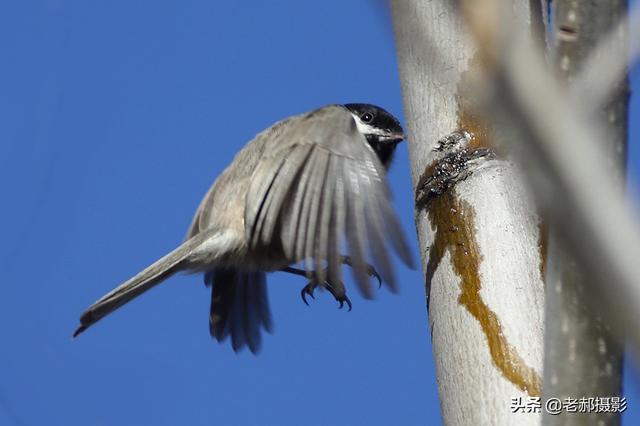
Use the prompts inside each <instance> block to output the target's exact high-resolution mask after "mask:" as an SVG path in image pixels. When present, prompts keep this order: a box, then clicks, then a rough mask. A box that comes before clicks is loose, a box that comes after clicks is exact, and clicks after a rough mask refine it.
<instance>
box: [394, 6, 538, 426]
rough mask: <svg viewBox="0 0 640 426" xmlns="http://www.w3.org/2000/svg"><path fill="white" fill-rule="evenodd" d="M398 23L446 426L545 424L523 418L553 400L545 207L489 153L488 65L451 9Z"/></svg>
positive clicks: (525, 15) (411, 14)
mask: <svg viewBox="0 0 640 426" xmlns="http://www.w3.org/2000/svg"><path fill="white" fill-rule="evenodd" d="M513 11H514V13H516V14H519V15H520V16H519V18H520V19H523V20H524V21H526V22H529V21H530V19H529V2H527V1H515V2H514V7H513ZM392 13H393V23H394V29H395V35H396V43H397V53H398V64H399V68H400V78H401V82H402V91H403V98H404V109H405V117H406V121H407V125H408V130H409V154H410V160H411V172H412V178H413V186H414V189H415V190H416V194H417V200H416V212H415V214H416V228H417V233H418V238H419V242H420V247H421V260H422V266H423V270H424V271H425V289H426V295H427V307H428V310H429V327H430V330H431V336H432V347H433V351H434V358H435V362H436V373H437V380H438V390H439V394H440V403H441V409H442V418H443V420H444V423H445V424H448V425H475V424H491V425H507V424H513V425H527V424H531V425H533V424H539V423H540V420H541V416H540V414H536V413H523V412H522V411H524V410H522V407H523V406H524V405H526V403H527V398H528V397H533V398H538V400H539V397H540V394H541V372H542V360H543V328H544V327H543V321H544V285H543V281H542V275H541V270H542V266H543V263H542V259H543V258H544V256H543V255H541V251H542V250H544V244H543V242H542V241H541V233H540V228H539V220H538V217H537V215H536V213H535V207H534V206H533V204H532V201H531V199H530V198H529V195H528V193H527V191H526V189H525V188H524V186H523V183H522V179H521V177H520V173H519V171H518V170H517V169H516V168H515V167H514V166H513V165H512V163H510V162H509V161H506V160H504V159H501V158H500V157H498V156H496V155H481V154H482V153H492V152H493V148H492V147H493V146H494V141H493V136H492V132H491V126H490V125H488V124H491V123H485V122H483V121H482V120H481V119H480V118H479V116H478V114H476V113H475V112H474V111H473V109H472V108H471V104H472V103H473V102H471V100H472V99H470V96H472V95H471V91H470V90H469V86H471V85H472V83H473V80H474V76H475V74H476V73H477V72H478V71H479V70H480V69H481V67H482V63H481V61H479V60H478V59H479V58H478V57H477V56H476V52H475V50H474V49H473V48H472V47H470V43H468V41H467V37H466V35H465V32H464V30H463V25H462V22H461V21H460V20H459V18H457V17H456V14H455V12H454V10H453V9H452V7H451V5H450V3H449V2H437V1H434V2H426V1H411V0H394V1H392ZM454 131H459V132H458V133H457V135H458V137H453V138H448V139H444V140H441V139H442V138H443V137H445V136H447V135H449V134H451V133H452V132H454ZM462 131H466V132H469V134H470V135H472V138H471V139H470V140H467V139H465V138H460V137H459V136H460V135H465V133H464V132H462ZM514 398H516V400H515V402H516V404H517V403H518V402H519V403H520V404H521V406H517V405H516V407H513V404H512V403H513V402H514ZM518 398H520V399H518ZM534 401H535V399H534ZM532 407H534V408H535V404H534V405H533V406H532ZM513 408H518V411H520V412H518V413H513V412H512V411H513Z"/></svg>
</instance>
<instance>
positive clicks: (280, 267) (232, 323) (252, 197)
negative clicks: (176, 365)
mask: <svg viewBox="0 0 640 426" xmlns="http://www.w3.org/2000/svg"><path fill="white" fill-rule="evenodd" d="M404 139H405V135H404V131H403V129H402V127H401V125H400V123H399V121H398V120H397V119H396V118H395V117H394V116H393V115H391V114H390V113H389V112H387V111H386V110H384V109H383V108H381V107H378V106H375V105H372V104H365V103H350V104H330V105H326V106H323V107H321V108H318V109H315V110H312V111H310V112H306V113H303V114H298V115H294V116H291V117H289V118H285V119H283V120H281V121H278V122H277V123H275V124H273V125H272V126H271V127H269V128H267V129H266V130H264V131H262V132H261V133H259V134H258V135H256V136H255V138H254V139H252V140H251V141H250V142H248V143H247V144H246V145H245V146H244V147H243V148H242V149H241V150H240V151H239V152H238V153H237V155H236V156H235V158H234V159H233V161H232V162H231V164H230V165H229V166H228V167H227V168H226V169H225V170H224V171H223V172H222V173H221V174H220V175H219V177H218V178H217V179H216V180H215V181H214V183H213V185H212V186H211V188H210V189H209V190H208V192H207V193H206V195H205V196H204V198H203V199H202V201H201V202H200V205H199V207H198V208H197V210H196V212H195V215H194V217H193V220H192V222H191V225H190V227H189V230H188V232H187V235H186V238H185V241H184V242H183V243H182V244H181V245H179V246H178V247H177V248H176V249H175V250H173V251H171V252H170V253H168V254H167V255H165V256H164V257H162V258H160V259H159V260H157V261H156V262H154V263H153V264H151V265H150V266H148V267H147V268H145V269H143V270H142V271H141V272H139V273H138V274H137V275H135V276H133V277H132V278H130V279H128V280H127V281H125V282H124V283H122V284H121V285H119V286H118V287H116V288H115V289H113V290H112V291H110V292H109V293H107V294H105V295H104V296H102V297H101V298H100V299H98V300H97V301H96V302H95V303H93V304H92V305H91V306H89V308H87V309H86V310H85V311H84V313H82V315H81V317H80V325H79V327H78V328H77V329H76V331H75V332H74V333H73V337H74V338H75V337H77V336H78V335H79V334H80V333H82V332H84V331H85V330H86V329H87V328H89V327H90V326H92V325H93V324H95V323H96V322H98V321H99V320H101V319H102V318H104V317H105V316H107V315H109V314H110V313H112V312H113V311H115V310H116V309H118V308H120V307H121V306H123V305H124V304H126V303H128V302H129V301H131V300H133V299H135V298H136V297H138V296H140V295H141V294H142V293H144V292H146V291H147V290H149V289H151V288H152V287H154V286H156V285H158V284H160V283H161V282H163V281H165V280H166V279H167V278H169V277H170V276H172V275H174V274H175V273H177V272H190V273H194V272H195V273H203V274H204V281H205V284H206V285H207V286H209V287H211V305H210V313H209V331H210V334H211V336H212V337H213V338H215V339H216V340H217V341H219V342H223V341H225V340H226V339H227V338H228V337H229V336H230V338H231V339H230V340H231V346H232V348H233V350H234V351H235V352H238V351H240V350H242V349H243V348H245V347H248V348H249V350H250V351H251V352H252V353H254V354H257V353H258V352H259V351H260V348H261V344H262V330H265V331H267V332H269V333H270V332H271V331H272V327H273V326H272V319H271V311H270V308H269V303H268V297H267V288H266V274H267V273H270V272H276V271H283V272H289V273H292V274H296V275H301V276H304V277H306V278H307V280H308V283H307V285H305V286H304V287H303V289H302V292H301V294H302V297H303V300H304V302H305V303H307V300H306V297H305V296H307V295H309V296H311V297H313V292H314V290H315V289H316V288H321V289H325V290H328V291H329V292H330V293H331V294H332V295H333V296H334V298H335V299H336V300H337V301H338V302H340V307H342V306H343V304H344V303H347V304H348V306H349V309H350V308H351V306H352V305H351V302H350V300H349V299H348V297H347V296H346V290H345V287H344V284H343V282H342V265H349V266H350V267H351V269H352V273H353V277H354V280H355V282H356V283H357V286H358V289H359V290H360V292H361V294H362V295H363V296H364V297H365V298H372V297H373V291H372V287H371V283H370V279H371V278H372V277H376V278H378V280H379V281H381V282H384V283H385V284H386V285H387V286H388V287H389V288H390V289H391V290H392V291H396V283H395V276H394V270H393V266H392V262H391V260H390V255H389V253H390V252H391V251H393V252H395V254H396V255H397V256H398V257H399V258H400V259H401V260H402V261H403V262H404V263H405V264H406V265H408V266H409V267H411V268H413V267H414V263H413V257H412V254H411V251H410V248H409V245H408V243H407V240H406V238H405V236H404V233H403V230H402V228H401V226H400V224H399V221H398V218H397V216H396V214H395V211H394V209H393V207H392V205H391V192H390V189H389V186H388V183H387V180H386V173H387V170H388V168H389V167H390V165H391V162H392V159H393V156H394V152H395V150H396V147H397V145H398V143H399V142H401V141H402V140H404ZM369 259H370V260H371V261H372V262H373V265H371V264H369V263H368V261H369ZM296 264H298V265H301V266H300V267H294V266H292V265H296Z"/></svg>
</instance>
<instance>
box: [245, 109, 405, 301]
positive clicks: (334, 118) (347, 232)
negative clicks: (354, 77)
mask: <svg viewBox="0 0 640 426" xmlns="http://www.w3.org/2000/svg"><path fill="white" fill-rule="evenodd" d="M385 174H386V171H385V169H384V167H383V166H382V164H381V163H380V161H379V160H378V157H377V156H376V154H375V152H374V151H373V149H372V148H371V147H370V146H369V144H368V143H367V141H366V139H365V138H364V137H363V136H362V135H361V134H360V132H358V130H357V128H356V123H355V121H354V119H353V117H352V115H351V113H350V112H349V110H347V109H346V108H344V107H342V106H340V105H331V106H327V107H324V108H321V109H318V110H315V111H313V112H310V113H308V114H304V115H301V116H298V117H295V118H293V119H291V120H289V121H288V123H287V126H283V127H282V128H281V130H280V131H279V132H274V133H273V134H272V137H271V140H269V141H267V142H265V151H264V154H263V157H262V159H261V161H260V163H259V165H258V167H257V168H256V170H255V171H254V173H253V176H252V178H251V183H250V187H249V191H248V194H247V200H246V201H247V203H246V209H245V228H246V232H247V237H248V241H249V242H250V244H251V246H252V247H254V248H258V247H260V246H262V247H264V246H270V245H271V244H272V243H273V242H274V241H278V240H279V241H280V242H281V244H282V248H283V250H284V253H285V254H286V256H287V257H288V258H289V259H290V260H291V261H292V263H293V262H297V261H303V260H304V261H305V268H306V269H307V270H308V271H312V270H315V271H316V273H317V274H318V277H317V278H318V279H319V280H320V282H323V280H324V279H325V278H326V277H325V275H324V267H325V262H326V266H327V271H328V278H329V280H330V281H333V282H338V281H340V279H341V253H340V248H341V244H342V242H343V241H344V242H346V247H347V250H348V254H349V255H350V257H351V263H352V266H353V271H354V276H355V279H356V282H357V283H358V285H359V287H360V290H361V291H362V294H363V295H364V296H365V297H371V295H372V294H371V288H370V286H369V282H368V281H369V280H368V268H367V264H366V263H365V262H366V260H367V255H369V257H370V258H371V260H372V262H373V264H374V265H375V267H376V269H377V270H378V271H379V272H380V275H381V276H382V278H383V280H384V281H385V282H386V283H388V284H389V285H390V287H391V289H392V290H395V280H394V275H393V267H392V265H391V262H390V259H389V256H388V250H387V245H388V243H389V242H390V243H391V245H392V246H393V247H394V249H395V251H396V252H397V253H398V254H399V256H400V258H401V259H402V260H403V261H404V262H405V263H406V264H408V265H411V266H412V264H413V261H412V257H411V254H410V250H409V247H408V245H407V243H406V240H405V238H404V234H403V232H402V229H401V227H400V225H399V223H398V220H397V218H396V216H395V213H394V211H393V209H392V207H391V195H390V191H389V188H388V186H387V183H386V177H385ZM367 252H368V253H367Z"/></svg>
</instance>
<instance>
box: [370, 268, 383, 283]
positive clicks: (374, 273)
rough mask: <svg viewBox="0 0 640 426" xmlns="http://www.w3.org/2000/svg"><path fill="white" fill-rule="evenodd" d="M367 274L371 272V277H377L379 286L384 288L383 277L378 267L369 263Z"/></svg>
mask: <svg viewBox="0 0 640 426" xmlns="http://www.w3.org/2000/svg"><path fill="white" fill-rule="evenodd" d="M367 274H369V276H370V277H373V278H375V279H377V280H378V288H382V278H381V277H380V274H379V273H378V271H376V268H374V267H373V266H371V265H367Z"/></svg>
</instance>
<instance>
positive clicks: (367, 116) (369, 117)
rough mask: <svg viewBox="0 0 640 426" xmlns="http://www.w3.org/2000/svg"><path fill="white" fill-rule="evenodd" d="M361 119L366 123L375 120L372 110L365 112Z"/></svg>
mask: <svg viewBox="0 0 640 426" xmlns="http://www.w3.org/2000/svg"><path fill="white" fill-rule="evenodd" d="M360 119H361V120H362V121H363V122H365V123H371V122H372V121H373V114H371V113H370V112H365V113H364V114H362V115H361V116H360Z"/></svg>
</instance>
